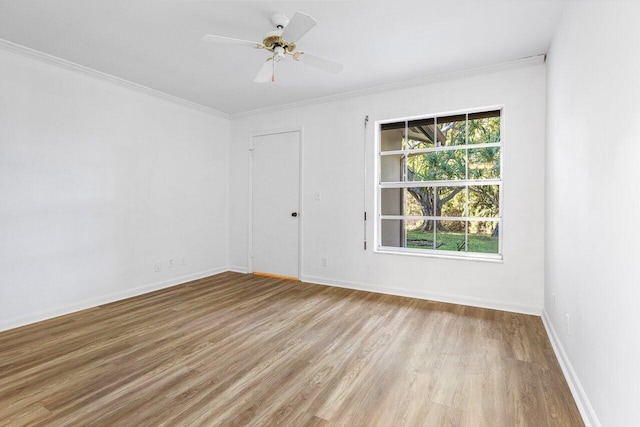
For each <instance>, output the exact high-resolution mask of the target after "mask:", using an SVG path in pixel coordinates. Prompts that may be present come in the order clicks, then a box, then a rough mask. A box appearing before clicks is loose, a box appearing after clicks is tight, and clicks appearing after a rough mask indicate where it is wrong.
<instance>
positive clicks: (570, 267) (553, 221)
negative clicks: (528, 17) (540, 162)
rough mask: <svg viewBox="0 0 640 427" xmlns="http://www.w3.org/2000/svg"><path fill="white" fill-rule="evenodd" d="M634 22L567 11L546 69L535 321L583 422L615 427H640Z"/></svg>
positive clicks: (627, 9) (638, 65) (631, 14)
mask: <svg viewBox="0 0 640 427" xmlns="http://www.w3.org/2000/svg"><path fill="white" fill-rule="evenodd" d="M638 17H640V3H638V2H631V1H628V2H624V1H623V2H619V1H607V2H586V1H583V2H571V3H570V4H569V7H568V9H567V11H566V13H565V16H564V19H563V21H562V23H561V25H560V26H559V29H558V32H557V34H556V36H555V38H554V41H553V44H552V47H551V50H550V52H549V55H548V61H547V72H548V77H547V82H548V88H547V98H548V103H547V105H548V108H547V114H548V128H547V131H548V134H547V160H546V165H547V183H546V225H547V227H546V276H545V315H544V318H545V322H546V323H547V326H548V329H549V330H550V331H551V334H550V335H551V336H552V338H553V339H554V340H555V344H556V346H557V348H558V350H559V351H558V352H559V353H560V355H561V360H562V361H563V363H564V364H565V368H566V369H567V373H568V377H569V379H570V381H571V382H572V385H573V387H574V389H575V395H576V397H577V400H578V403H579V405H581V406H582V410H583V413H584V414H585V418H586V420H587V422H588V423H590V424H592V425H599V424H600V423H601V424H602V425H604V426H616V427H622V426H638V425H640V411H639V409H638V408H640V388H639V386H638V384H640V347H639V341H640V315H639V314H638V313H639V312H640V292H639V290H638V288H639V287H640V250H639V249H638V248H639V246H638V245H640V228H638V214H639V213H640V198H639V197H638V194H637V193H638V188H637V187H638V185H637V183H638V181H639V179H640V178H639V177H640V170H639V165H640V137H639V136H638V135H640V132H639V126H640V101H639V100H640V32H639V31H638V22H637V21H638ZM554 295H555V304H554ZM565 314H569V316H570V334H568V333H567V329H566V320H565V319H566V318H565ZM598 420H599V421H598Z"/></svg>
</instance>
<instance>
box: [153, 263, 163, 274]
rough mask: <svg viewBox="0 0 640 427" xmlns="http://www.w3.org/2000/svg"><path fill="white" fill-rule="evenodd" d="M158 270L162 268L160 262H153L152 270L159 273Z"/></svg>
mask: <svg viewBox="0 0 640 427" xmlns="http://www.w3.org/2000/svg"><path fill="white" fill-rule="evenodd" d="M160 270H162V263H159V262H154V263H153V271H155V272H156V273H160Z"/></svg>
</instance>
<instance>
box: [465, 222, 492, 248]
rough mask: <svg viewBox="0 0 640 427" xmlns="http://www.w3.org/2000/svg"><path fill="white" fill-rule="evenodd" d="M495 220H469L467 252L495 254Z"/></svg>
mask: <svg viewBox="0 0 640 427" xmlns="http://www.w3.org/2000/svg"><path fill="white" fill-rule="evenodd" d="M498 232H499V223H498V222H497V221H469V237H468V241H469V252H479V253H485V254H497V253H498V251H499V235H498Z"/></svg>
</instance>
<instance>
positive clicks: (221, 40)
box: [202, 34, 264, 49]
mask: <svg viewBox="0 0 640 427" xmlns="http://www.w3.org/2000/svg"><path fill="white" fill-rule="evenodd" d="M202 40H204V41H207V42H211V43H217V44H228V45H235V46H247V47H254V48H256V49H260V48H263V47H264V45H263V44H262V43H259V42H252V41H249V40H241V39H234V38H231V37H224V36H215V35H213V34H207V35H206V36H204V37H203V38H202Z"/></svg>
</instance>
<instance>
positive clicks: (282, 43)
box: [262, 30, 296, 54]
mask: <svg viewBox="0 0 640 427" xmlns="http://www.w3.org/2000/svg"><path fill="white" fill-rule="evenodd" d="M281 34H282V30H273V31H269V32H268V33H267V35H266V36H265V38H264V40H262V44H263V45H264V47H265V49H267V50H270V51H271V52H274V49H275V48H276V47H282V48H283V49H284V51H285V52H286V53H289V54H291V53H292V52H295V50H296V44H295V43H293V42H288V41H286V40H284V39H283V38H282V36H281Z"/></svg>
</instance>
